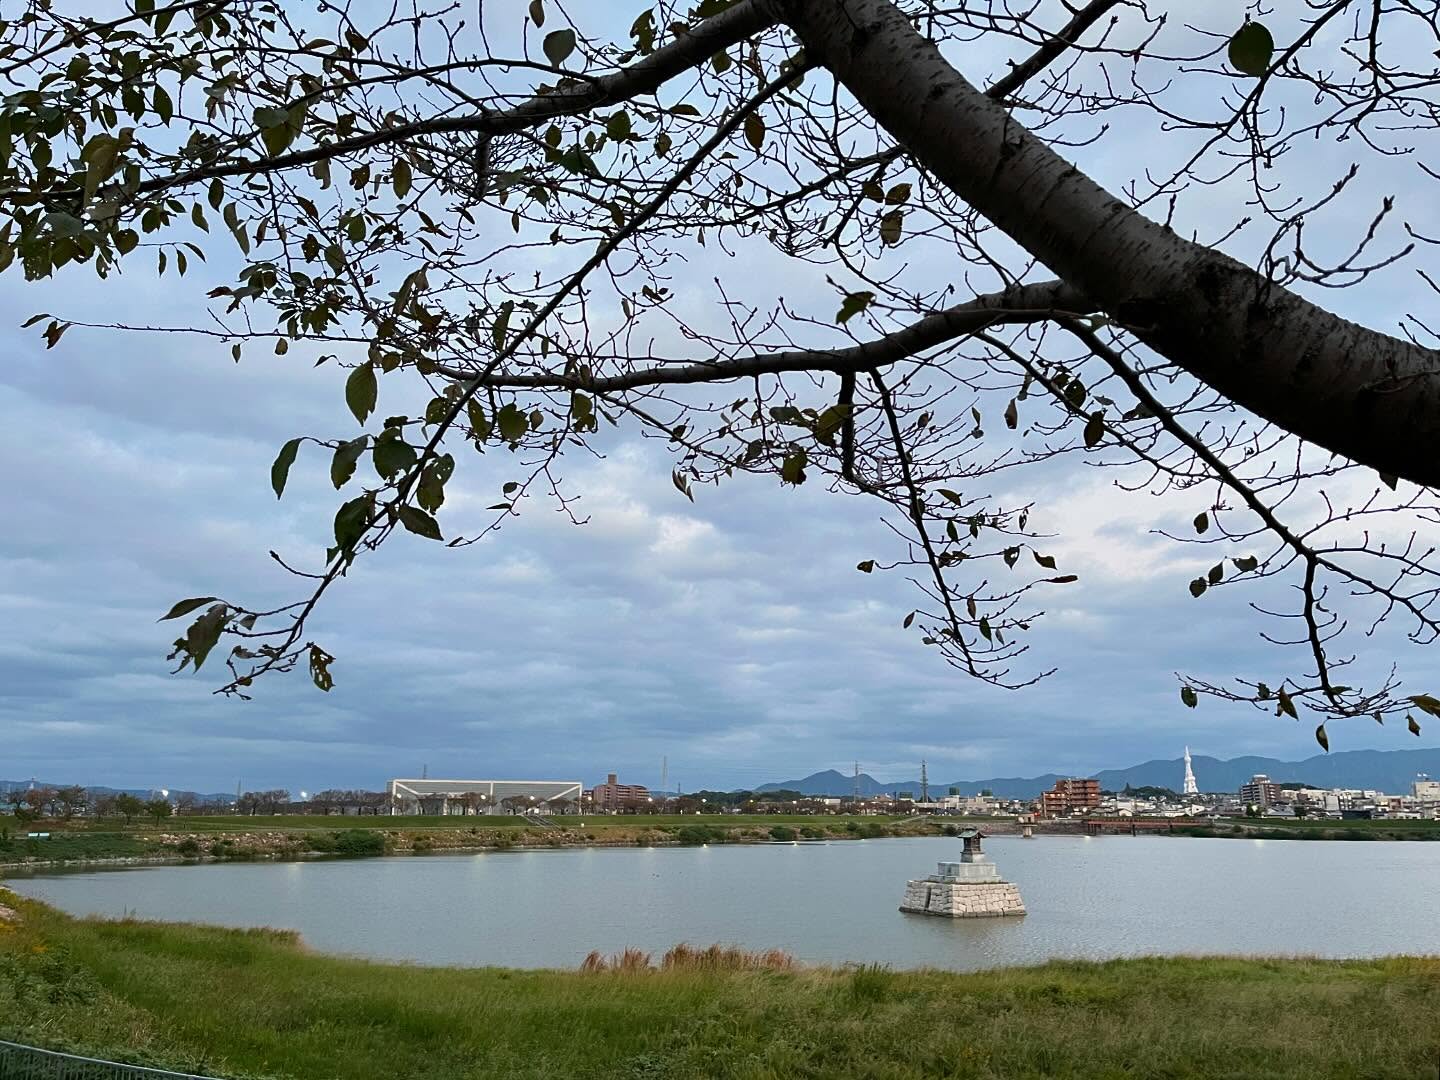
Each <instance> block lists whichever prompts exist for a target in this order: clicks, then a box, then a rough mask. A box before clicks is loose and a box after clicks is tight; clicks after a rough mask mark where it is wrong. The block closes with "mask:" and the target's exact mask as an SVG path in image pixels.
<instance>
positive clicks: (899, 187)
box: [885, 184, 910, 206]
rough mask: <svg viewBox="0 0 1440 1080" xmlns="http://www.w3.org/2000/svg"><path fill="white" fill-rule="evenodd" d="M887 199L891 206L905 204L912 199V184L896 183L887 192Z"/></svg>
mask: <svg viewBox="0 0 1440 1080" xmlns="http://www.w3.org/2000/svg"><path fill="white" fill-rule="evenodd" d="M885 201H886V202H887V203H888V204H889V205H891V206H904V205H905V204H906V203H907V202H909V201H910V185H909V184H896V185H895V186H894V187H892V188H891V189H890V190H889V191H887V192H886V193H885Z"/></svg>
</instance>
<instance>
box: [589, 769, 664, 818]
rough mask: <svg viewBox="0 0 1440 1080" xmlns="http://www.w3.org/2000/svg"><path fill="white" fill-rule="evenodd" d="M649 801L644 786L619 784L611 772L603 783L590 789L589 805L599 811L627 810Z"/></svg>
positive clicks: (648, 793) (647, 789)
mask: <svg viewBox="0 0 1440 1080" xmlns="http://www.w3.org/2000/svg"><path fill="white" fill-rule="evenodd" d="M649 801H650V789H649V788H647V787H646V786H645V785H644V784H621V783H619V782H617V780H616V779H615V774H614V773H613V772H612V773H611V774H610V775H609V776H607V777H606V778H605V783H603V784H596V785H595V786H594V787H593V788H591V789H590V805H591V806H592V807H594V808H595V809H596V810H600V811H614V810H629V809H632V808H634V807H635V806H636V805H637V804H639V803H648V802H649Z"/></svg>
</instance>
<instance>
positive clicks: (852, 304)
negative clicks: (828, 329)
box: [835, 292, 875, 326]
mask: <svg viewBox="0 0 1440 1080" xmlns="http://www.w3.org/2000/svg"><path fill="white" fill-rule="evenodd" d="M874 299H875V294H874V293H873V292H852V293H846V294H845V302H844V303H842V304H841V305H840V310H839V311H837V312H836V313H835V321H836V322H838V323H839V324H840V325H841V326H844V325H845V323H846V322H848V321H849V319H850V317H851V316H853V315H859V314H860V312H862V311H864V310H865V309H866V308H867V307H869V306H870V303H871V301H872V300H874Z"/></svg>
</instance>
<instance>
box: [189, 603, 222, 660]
mask: <svg viewBox="0 0 1440 1080" xmlns="http://www.w3.org/2000/svg"><path fill="white" fill-rule="evenodd" d="M227 610H228V609H227V608H226V607H225V605H224V604H216V605H215V606H214V607H212V608H210V610H209V611H207V612H205V614H204V615H201V616H200V618H198V619H196V620H195V621H194V622H193V623H191V624H190V629H189V630H187V631H185V651H186V652H187V653H189V654H190V660H191V662H192V663H193V664H194V665H195V670H196V671H199V670H200V665H201V664H203V663H205V658H206V657H207V656H209V655H210V650H211V649H213V648H215V643H216V642H217V641H219V640H220V632H221V631H222V630H224V629H225V613H226V611H227Z"/></svg>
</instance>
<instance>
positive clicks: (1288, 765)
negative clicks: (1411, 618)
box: [756, 748, 1440, 799]
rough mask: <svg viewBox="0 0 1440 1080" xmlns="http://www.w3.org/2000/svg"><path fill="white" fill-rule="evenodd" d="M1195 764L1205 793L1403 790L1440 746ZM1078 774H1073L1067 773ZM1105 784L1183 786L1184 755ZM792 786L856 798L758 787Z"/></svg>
mask: <svg viewBox="0 0 1440 1080" xmlns="http://www.w3.org/2000/svg"><path fill="white" fill-rule="evenodd" d="M1191 767H1192V768H1193V769H1194V770H1195V779H1196V781H1197V782H1198V783H1199V785H1200V790H1201V791H1207V792H1232V791H1238V790H1239V789H1240V785H1241V784H1243V783H1245V781H1247V780H1249V779H1250V777H1252V776H1254V775H1255V774H1256V773H1265V774H1266V775H1268V776H1270V777H1272V778H1273V779H1276V780H1290V781H1301V782H1305V783H1310V784H1314V785H1316V786H1317V787H1325V788H1330V787H1339V788H1373V789H1377V790H1380V791H1385V792H1389V793H1390V794H1392V795H1399V794H1403V793H1406V792H1408V791H1409V790H1410V785H1411V783H1413V782H1414V780H1415V774H1416V773H1428V774H1429V775H1430V776H1435V777H1440V748H1437V749H1433V750H1341V751H1337V752H1336V753H1333V754H1316V755H1315V756H1314V757H1308V758H1305V759H1304V760H1303V761H1281V760H1280V759H1279V758H1269V757H1238V758H1230V759H1229V760H1227V761H1222V760H1221V759H1220V758H1213V757H1192V758H1191ZM1067 775H1073V774H1067ZM1094 775H1095V779H1097V780H1099V781H1100V786H1101V788H1103V789H1105V790H1108V791H1121V790H1123V789H1124V788H1125V786H1126V785H1127V784H1128V785H1130V786H1131V787H1147V786H1154V787H1168V788H1173V789H1174V790H1176V791H1179V790H1180V785H1181V783H1182V782H1183V780H1184V777H1185V765H1184V762H1183V761H1182V759H1180V758H1178V757H1177V758H1170V759H1168V760H1155V761H1146V762H1143V763H1142V764H1139V765H1131V766H1130V767H1129V768H1125V769H1103V770H1101V771H1100V772H1098V773H1095V774H1094ZM1060 777H1061V774H1058V773H1045V774H1043V775H1041V776H1027V777H1019V776H999V777H994V778H992V779H989V780H956V781H953V782H950V783H945V782H941V781H935V780H932V781H931V782H930V793H931V795H932V796H936V795H947V794H949V792H950V789H951V788H955V789H956V790H957V791H958V793H959V794H961V795H978V794H979V793H980V792H981V791H982V790H988V791H991V792H993V793H994V794H995V795H996V796H997V797H999V798H1002V799H1033V798H1035V796H1037V795H1039V794H1040V793H1041V792H1042V791H1046V790H1048V789H1050V788H1051V787H1053V786H1054V785H1055V781H1056V780H1059V779H1060ZM781 788H785V789H788V790H792V791H801V792H804V793H805V794H806V795H849V794H851V792H853V791H854V789H855V778H854V777H853V776H847V775H845V774H844V773H842V772H838V771H837V770H835V769H826V770H825V771H824V772H817V773H812V774H810V775H809V776H807V777H805V779H803V780H785V781H783V782H781V783H775V784H762V785H761V786H760V787H758V788H756V790H757V791H776V790H778V789H781ZM896 791H909V792H913V793H915V794H916V795H918V794H919V793H920V781H919V780H892V781H889V782H888V783H882V782H881V781H879V780H876V779H875V778H874V777H873V776H870V775H869V774H868V773H861V774H860V794H861V795H879V794H882V793H894V792H896Z"/></svg>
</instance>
